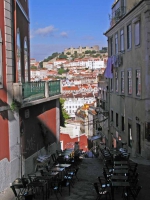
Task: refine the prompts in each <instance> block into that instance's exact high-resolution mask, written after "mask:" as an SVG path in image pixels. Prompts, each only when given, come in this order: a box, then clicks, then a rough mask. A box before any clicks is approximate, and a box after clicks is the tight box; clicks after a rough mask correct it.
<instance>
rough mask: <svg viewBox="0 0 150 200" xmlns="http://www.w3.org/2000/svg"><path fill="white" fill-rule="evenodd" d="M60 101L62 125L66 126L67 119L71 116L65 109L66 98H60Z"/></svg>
mask: <svg viewBox="0 0 150 200" xmlns="http://www.w3.org/2000/svg"><path fill="white" fill-rule="evenodd" d="M59 102H60V126H63V127H65V123H66V120H67V119H69V118H70V117H69V115H68V113H67V112H66V110H65V109H64V102H65V99H62V98H60V100H59Z"/></svg>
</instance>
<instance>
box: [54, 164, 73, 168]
mask: <svg viewBox="0 0 150 200" xmlns="http://www.w3.org/2000/svg"><path fill="white" fill-rule="evenodd" d="M70 166H71V164H57V165H56V167H61V168H68V167H70Z"/></svg>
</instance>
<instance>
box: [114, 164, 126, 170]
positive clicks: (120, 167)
mask: <svg viewBox="0 0 150 200" xmlns="http://www.w3.org/2000/svg"><path fill="white" fill-rule="evenodd" d="M128 168H129V166H128V165H117V166H114V169H128Z"/></svg>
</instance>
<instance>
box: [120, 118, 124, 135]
mask: <svg viewBox="0 0 150 200" xmlns="http://www.w3.org/2000/svg"><path fill="white" fill-rule="evenodd" d="M121 130H122V131H124V116H122V117H121Z"/></svg>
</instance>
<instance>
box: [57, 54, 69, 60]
mask: <svg viewBox="0 0 150 200" xmlns="http://www.w3.org/2000/svg"><path fill="white" fill-rule="evenodd" d="M67 58H68V57H67V55H64V54H60V56H59V59H67Z"/></svg>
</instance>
